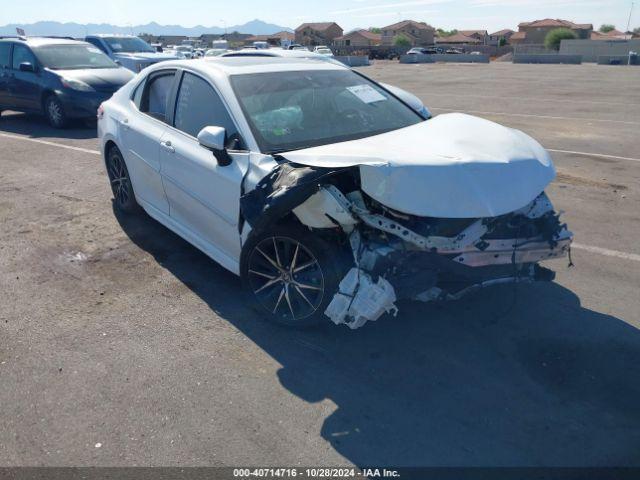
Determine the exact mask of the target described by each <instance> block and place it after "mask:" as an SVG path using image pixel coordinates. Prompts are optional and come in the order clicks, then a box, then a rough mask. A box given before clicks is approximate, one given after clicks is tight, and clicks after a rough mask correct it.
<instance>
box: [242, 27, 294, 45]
mask: <svg viewBox="0 0 640 480" xmlns="http://www.w3.org/2000/svg"><path fill="white" fill-rule="evenodd" d="M294 37H295V35H294V34H293V33H291V32H287V31H286V30H283V31H282V32H278V33H272V34H271V35H254V36H252V37H249V38H247V40H246V43H247V44H248V45H250V44H252V43H253V42H267V43H268V44H269V45H272V46H280V45H282V42H283V41H285V42H286V41H289V42H293V40H294Z"/></svg>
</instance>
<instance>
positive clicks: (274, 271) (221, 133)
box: [98, 57, 572, 328]
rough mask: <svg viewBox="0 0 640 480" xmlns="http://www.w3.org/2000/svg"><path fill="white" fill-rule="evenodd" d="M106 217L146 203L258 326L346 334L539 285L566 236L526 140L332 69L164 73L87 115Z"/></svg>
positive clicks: (142, 78)
mask: <svg viewBox="0 0 640 480" xmlns="http://www.w3.org/2000/svg"><path fill="white" fill-rule="evenodd" d="M98 117H99V121H98V132H99V136H100V140H101V146H102V153H103V155H104V159H105V165H106V170H107V173H108V176H109V180H110V183H111V187H112V190H113V194H114V203H115V206H116V207H117V208H118V209H120V210H121V211H123V212H127V213H133V212H136V211H137V210H138V209H139V207H142V209H144V210H145V211H146V212H147V213H148V214H149V215H150V216H152V217H153V218H155V219H156V220H158V221H159V222H161V223H162V224H164V225H165V226H167V227H168V228H169V229H171V230H173V231H174V232H176V233H177V234H178V235H180V236H182V237H183V238H184V239H186V240H187V241H188V242H190V243H192V244H193V245H195V246H196V247H197V248H199V249H200V250H202V251H203V252H204V253H206V254H207V255H208V256H209V257H211V258H212V259H213V260H215V261H216V262H218V263H220V264H221V265H222V266H224V267H225V268H227V269H228V270H230V271H231V272H233V273H234V274H236V275H240V276H241V277H242V278H243V280H244V283H245V285H246V287H247V290H248V292H249V295H250V296H251V297H252V299H253V300H254V301H255V303H256V305H257V306H258V308H260V309H261V310H262V312H264V316H265V317H266V318H269V319H272V320H274V321H276V322H280V323H283V324H286V325H292V326H307V325H312V324H315V323H317V322H319V321H321V320H322V318H326V317H328V318H329V319H331V320H332V321H333V322H335V323H336V324H346V325H347V326H349V327H350V328H357V327H360V326H362V325H363V324H364V323H366V322H367V321H372V320H377V319H378V318H379V317H381V316H382V315H383V314H385V312H390V313H396V312H397V308H396V301H397V300H399V299H416V300H421V301H432V300H451V299H457V298H459V297H461V296H462V295H463V294H465V293H467V292H469V291H471V290H474V289H476V288H480V287H485V286H488V285H492V284H494V283H505V282H523V281H533V280H551V279H553V272H551V271H550V270H547V269H546V268H543V267H541V266H540V265H539V264H538V263H539V262H540V261H542V260H546V259H549V258H555V257H560V256H564V255H566V253H567V251H568V249H569V246H570V243H571V239H572V234H571V233H570V232H569V231H568V230H567V228H566V226H565V225H564V224H562V223H561V222H560V221H559V219H558V214H557V213H556V212H554V210H553V207H552V205H551V203H550V202H549V200H548V198H547V197H546V195H545V194H544V192H543V190H544V188H545V187H546V186H547V185H548V184H549V182H551V180H552V179H553V178H554V175H555V169H554V167H553V164H552V162H551V158H550V157H549V155H548V154H547V152H546V151H545V150H544V149H543V148H542V147H541V146H540V145H539V144H538V143H537V142H536V141H535V140H533V139H532V138H530V137H528V136H527V135H525V134H524V133H522V132H519V131H516V130H512V129H509V128H505V127H502V126H500V125H498V124H495V123H493V122H490V121H487V120H483V119H480V118H476V117H472V116H468V115H462V114H447V115H440V116H438V117H436V118H433V119H430V120H425V119H424V118H423V117H421V116H420V115H418V114H417V113H416V112H415V111H414V110H413V109H412V108H409V106H408V105H407V104H405V103H404V102H403V101H401V100H400V99H399V98H397V97H396V96H395V95H393V94H392V93H391V92H390V91H389V90H387V89H385V88H384V87H382V86H381V85H380V84H378V83H376V82H374V81H372V80H370V79H368V78H366V77H365V76H364V75H362V74H360V73H357V72H355V71H353V70H351V69H349V68H346V67H341V66H339V65H335V64H333V63H330V62H315V61H306V60H300V59H284V58H268V57H244V58H216V59H212V60H205V61H200V62H189V61H171V62H163V63H161V64H157V65H154V66H152V67H149V68H147V69H145V70H144V71H143V72H142V73H140V74H139V75H138V76H137V77H136V78H135V79H134V80H132V81H131V82H130V83H129V84H127V85H126V86H125V87H123V88H122V89H120V90H119V91H118V92H117V93H116V94H115V95H114V96H113V97H112V98H111V99H110V100H108V101H107V102H105V103H104V104H103V105H102V106H101V107H100V110H99V114H98Z"/></svg>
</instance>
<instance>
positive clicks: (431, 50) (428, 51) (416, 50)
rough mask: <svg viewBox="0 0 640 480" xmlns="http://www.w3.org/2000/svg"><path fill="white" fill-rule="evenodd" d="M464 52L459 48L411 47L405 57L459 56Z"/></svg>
mask: <svg viewBox="0 0 640 480" xmlns="http://www.w3.org/2000/svg"><path fill="white" fill-rule="evenodd" d="M463 53H464V51H463V50H461V49H459V48H453V47H451V48H442V47H413V48H412V49H411V50H409V51H408V52H407V55H445V54H446V55H461V54H463ZM471 53H472V54H480V52H471Z"/></svg>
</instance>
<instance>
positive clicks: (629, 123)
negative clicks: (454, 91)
mask: <svg viewBox="0 0 640 480" xmlns="http://www.w3.org/2000/svg"><path fill="white" fill-rule="evenodd" d="M429 108H430V109H431V110H441V111H443V112H464V113H472V114H474V115H500V116H505V117H526V118H545V119H551V120H576V121H580V122H606V123H622V124H625V125H640V122H627V121H625V120H608V119H605V118H580V117H556V116H552V115H533V114H530V113H506V112H484V111H479V110H460V109H458V108H455V109H452V108H441V107H432V106H429Z"/></svg>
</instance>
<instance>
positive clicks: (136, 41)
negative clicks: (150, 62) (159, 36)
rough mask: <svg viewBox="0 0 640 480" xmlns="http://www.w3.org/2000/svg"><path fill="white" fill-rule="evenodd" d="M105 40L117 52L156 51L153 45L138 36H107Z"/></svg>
mask: <svg viewBox="0 0 640 480" xmlns="http://www.w3.org/2000/svg"><path fill="white" fill-rule="evenodd" d="M104 41H105V42H107V43H108V44H109V47H111V50H113V51H114V52H116V53H121V52H124V53H136V52H149V53H153V52H155V50H154V49H153V48H152V47H151V45H149V44H148V43H147V42H145V41H144V40H142V39H141V38H138V37H105V38H104Z"/></svg>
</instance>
